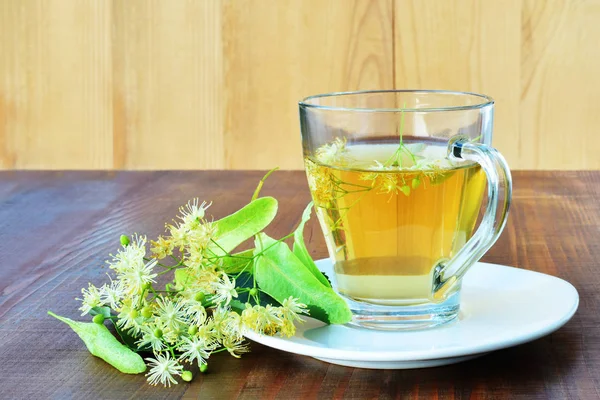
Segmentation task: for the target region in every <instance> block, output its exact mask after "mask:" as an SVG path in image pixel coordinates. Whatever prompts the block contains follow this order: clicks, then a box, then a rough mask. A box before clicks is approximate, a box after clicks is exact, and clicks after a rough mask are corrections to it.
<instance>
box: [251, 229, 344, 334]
mask: <svg viewBox="0 0 600 400" xmlns="http://www.w3.org/2000/svg"><path fill="white" fill-rule="evenodd" d="M255 243H256V248H257V250H258V253H257V254H260V255H257V258H256V259H255V261H254V262H255V264H254V276H255V278H256V281H257V282H258V285H259V287H260V289H261V290H264V291H265V292H266V293H267V294H269V295H270V296H271V297H273V298H274V299H275V300H277V301H278V302H280V303H281V302H283V300H285V299H287V298H288V297H290V296H292V297H296V298H298V299H299V300H300V301H301V302H302V303H304V304H306V305H307V308H308V310H309V312H310V316H311V317H313V318H316V319H318V320H321V321H323V322H326V323H331V324H345V323H346V322H349V321H350V320H351V319H352V313H351V312H350V309H349V308H348V305H347V304H346V302H345V301H344V300H343V299H342V298H341V297H340V296H338V295H337V294H336V293H335V292H334V291H333V290H332V289H331V288H329V287H326V286H324V285H323V284H322V283H321V282H320V281H319V280H318V279H317V278H316V277H315V276H314V275H313V274H312V273H310V271H309V270H308V269H307V268H306V267H305V266H304V264H303V263H302V261H300V260H299V259H298V257H296V255H295V254H294V253H293V252H292V251H291V250H290V248H289V247H288V246H287V245H286V244H285V243H283V242H279V241H277V240H275V239H272V238H270V237H269V236H267V235H266V234H264V233H260V234H259V235H257V238H256V240H255Z"/></svg>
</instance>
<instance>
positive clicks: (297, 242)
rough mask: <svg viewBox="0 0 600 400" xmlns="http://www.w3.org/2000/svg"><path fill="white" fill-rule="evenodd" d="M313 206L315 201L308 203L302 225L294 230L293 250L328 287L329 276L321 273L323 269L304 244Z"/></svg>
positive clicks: (303, 214)
mask: <svg viewBox="0 0 600 400" xmlns="http://www.w3.org/2000/svg"><path fill="white" fill-rule="evenodd" d="M312 208H313V203H312V202H310V203H308V206H306V209H305V210H304V212H303V213H302V221H301V222H300V225H298V228H296V230H295V231H294V247H293V252H294V254H295V255H296V257H298V259H299V260H300V261H302V264H304V266H305V267H306V268H307V269H308V270H309V271H310V273H311V274H313V275H314V276H315V278H317V279H318V280H319V282H321V283H322V284H323V285H325V286H327V287H331V284H330V283H329V281H328V280H327V278H325V277H324V276H323V273H321V271H319V269H318V268H317V265H316V264H315V262H314V261H313V259H312V257H311V256H310V253H309V252H308V249H307V248H306V244H304V225H306V222H307V221H308V220H309V219H310V214H311V211H312Z"/></svg>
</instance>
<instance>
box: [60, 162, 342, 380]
mask: <svg viewBox="0 0 600 400" xmlns="http://www.w3.org/2000/svg"><path fill="white" fill-rule="evenodd" d="M336 151H337V150H336ZM271 172H273V171H270V172H269V173H268V174H267V175H265V177H264V178H263V179H262V180H261V181H260V182H259V185H258V187H257V189H256V191H255V192H254V195H253V197H252V201H251V202H250V203H249V204H248V205H247V206H245V207H243V208H242V209H240V210H238V211H237V212H235V213H233V214H232V215H230V216H227V217H225V218H223V219H221V220H218V221H212V220H208V219H207V218H206V216H205V215H206V211H207V210H208V208H209V207H210V203H206V202H202V203H200V201H199V200H198V199H194V200H192V201H190V202H188V203H187V204H186V205H185V206H184V207H181V208H180V215H179V216H178V219H177V220H175V221H173V223H172V224H167V225H166V230H167V234H166V235H163V236H160V237H158V238H157V240H156V241H151V244H152V246H151V249H150V254H147V238H146V237H145V236H143V235H138V234H134V235H133V236H131V237H128V236H121V238H120V243H121V248H120V249H119V251H118V252H117V253H116V254H115V255H110V259H109V260H108V261H107V263H108V265H109V267H110V269H111V271H112V274H113V276H110V283H108V284H107V283H105V284H103V285H102V286H101V287H96V286H94V285H92V284H91V283H90V284H88V287H87V288H84V289H82V290H81V292H82V294H83V296H82V299H78V300H80V301H81V307H80V308H79V309H80V310H81V311H82V315H86V314H90V315H92V316H93V317H94V318H93V321H94V323H91V325H90V324H87V325H86V324H83V323H78V322H74V321H71V320H68V319H65V318H62V317H58V318H59V319H61V321H63V322H66V323H68V324H69V325H70V326H71V327H72V328H73V329H74V330H75V331H76V332H77V333H78V334H79V336H80V337H81V338H82V340H84V342H85V343H86V345H87V346H88V348H89V349H90V351H91V352H92V354H94V355H97V356H99V357H102V358H103V359H104V360H105V361H106V362H108V363H109V364H111V365H113V366H114V367H115V368H118V369H120V370H122V371H125V372H128V373H141V372H143V371H144V370H145V366H144V364H143V360H142V359H141V358H140V357H139V355H138V354H137V353H138V352H152V353H153V357H151V358H146V361H147V362H148V364H149V366H150V371H149V372H148V373H147V374H146V376H147V378H148V381H149V382H150V383H151V384H153V385H154V384H158V383H161V384H163V385H165V386H170V385H171V384H176V383H177V379H176V377H178V376H179V377H180V378H181V379H182V380H184V381H190V380H191V379H192V378H193V377H192V373H191V371H189V370H186V369H184V364H185V363H188V364H197V365H198V367H199V370H200V371H201V372H204V371H206V368H207V362H208V359H209V358H210V356H211V355H212V354H214V353H218V352H222V351H227V352H229V353H230V354H231V355H232V356H234V357H240V355H241V354H243V353H245V352H247V351H249V350H248V347H247V343H246V342H245V339H244V337H243V332H244V331H245V330H247V329H251V330H254V331H256V332H259V333H263V334H267V335H275V334H280V335H283V336H287V337H290V336H292V335H294V333H295V331H296V327H295V325H294V323H295V322H302V321H303V319H302V318H301V315H302V314H305V315H307V314H308V313H309V311H310V314H311V316H312V317H314V318H317V319H320V320H322V321H324V322H327V323H346V322H348V321H349V320H350V319H351V313H350V310H349V309H348V306H347V304H346V303H345V302H344V300H342V299H341V298H340V297H339V296H338V295H337V294H335V292H333V290H332V289H331V287H330V285H329V282H328V281H327V279H326V278H325V277H324V276H323V275H322V274H321V272H319V270H318V269H317V268H316V266H315V265H314V262H313V260H312V259H311V258H310V255H309V253H308V250H307V249H306V246H305V245H304V239H303V234H302V233H303V229H304V225H305V223H306V221H307V220H308V219H309V218H310V211H311V209H312V204H309V205H308V207H307V209H306V210H305V212H304V214H303V216H302V222H301V223H300V225H299V226H298V228H297V229H296V230H295V231H294V232H292V233H290V234H289V235H287V236H285V237H283V238H281V239H279V240H275V239H272V238H270V237H268V236H267V235H265V234H264V233H262V231H263V229H264V228H266V227H267V226H268V225H269V224H270V223H271V221H272V220H273V218H274V217H275V214H276V212H277V201H276V200H275V199H273V198H271V197H261V198H258V195H259V192H260V189H261V187H262V185H263V182H264V179H266V177H268V176H269V175H270V173H271ZM292 236H293V237H294V248H293V251H292V250H291V249H290V248H289V247H288V245H287V244H285V243H284V242H283V240H285V239H287V238H289V237H292ZM251 237H255V238H256V249H251V250H246V251H243V252H240V253H233V251H234V250H235V248H236V247H238V245H240V244H241V243H243V242H245V241H246V240H247V239H249V238H251ZM160 269H162V271H161V270H160ZM165 274H172V276H173V282H171V283H167V284H166V285H165V286H164V287H162V288H161V287H159V285H158V284H157V281H158V278H159V277H160V276H161V275H165ZM113 278H114V279H113ZM105 320H108V321H110V322H111V323H112V324H113V325H114V326H115V330H116V332H117V333H118V335H119V336H120V337H121V339H122V341H123V344H124V345H121V344H119V342H118V341H117V339H116V338H115V337H114V336H112V335H111V334H110V333H109V331H108V330H106V327H105V326H104V321H105ZM82 324H83V325H82ZM100 328H102V329H100ZM124 362H125V364H124ZM140 363H141V365H140ZM132 365H133V367H132ZM142 367H143V368H142ZM132 371H133V372H132Z"/></svg>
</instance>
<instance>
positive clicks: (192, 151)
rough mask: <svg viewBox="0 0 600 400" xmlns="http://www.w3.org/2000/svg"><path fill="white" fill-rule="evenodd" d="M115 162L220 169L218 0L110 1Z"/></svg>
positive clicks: (130, 165)
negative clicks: (168, 0)
mask: <svg viewBox="0 0 600 400" xmlns="http://www.w3.org/2000/svg"><path fill="white" fill-rule="evenodd" d="M112 41H113V46H114V47H113V52H114V62H113V67H114V74H115V80H114V87H115V93H114V97H113V110H114V113H115V116H116V118H115V123H114V131H113V136H114V140H115V145H114V154H115V164H114V166H115V167H116V168H126V169H168V168H173V166H175V165H178V166H179V167H178V168H188V169H194V168H195V169H197V168H220V167H223V153H224V149H223V135H222V132H223V107H224V103H223V98H224V96H223V83H222V57H221V56H222V52H221V47H222V43H221V3H220V1H218V0H215V1H212V0H211V1H193V0H191V1H173V2H165V1H160V0H151V1H146V0H134V1H128V0H119V1H114V2H113V36H112Z"/></svg>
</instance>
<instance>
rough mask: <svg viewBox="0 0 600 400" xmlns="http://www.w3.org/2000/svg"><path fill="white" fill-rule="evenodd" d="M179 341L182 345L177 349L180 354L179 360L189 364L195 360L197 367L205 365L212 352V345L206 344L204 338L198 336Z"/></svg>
mask: <svg viewBox="0 0 600 400" xmlns="http://www.w3.org/2000/svg"><path fill="white" fill-rule="evenodd" d="M181 340H182V343H183V344H182V345H180V346H179V347H178V348H177V350H179V351H181V352H182V354H181V355H180V356H179V359H180V360H187V361H188V362H189V363H192V362H194V360H197V361H198V365H200V364H206V360H207V359H208V357H210V351H211V350H213V345H212V343H207V341H206V340H205V339H204V338H202V337H198V336H194V337H192V338H187V337H184V338H182V339H181Z"/></svg>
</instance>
